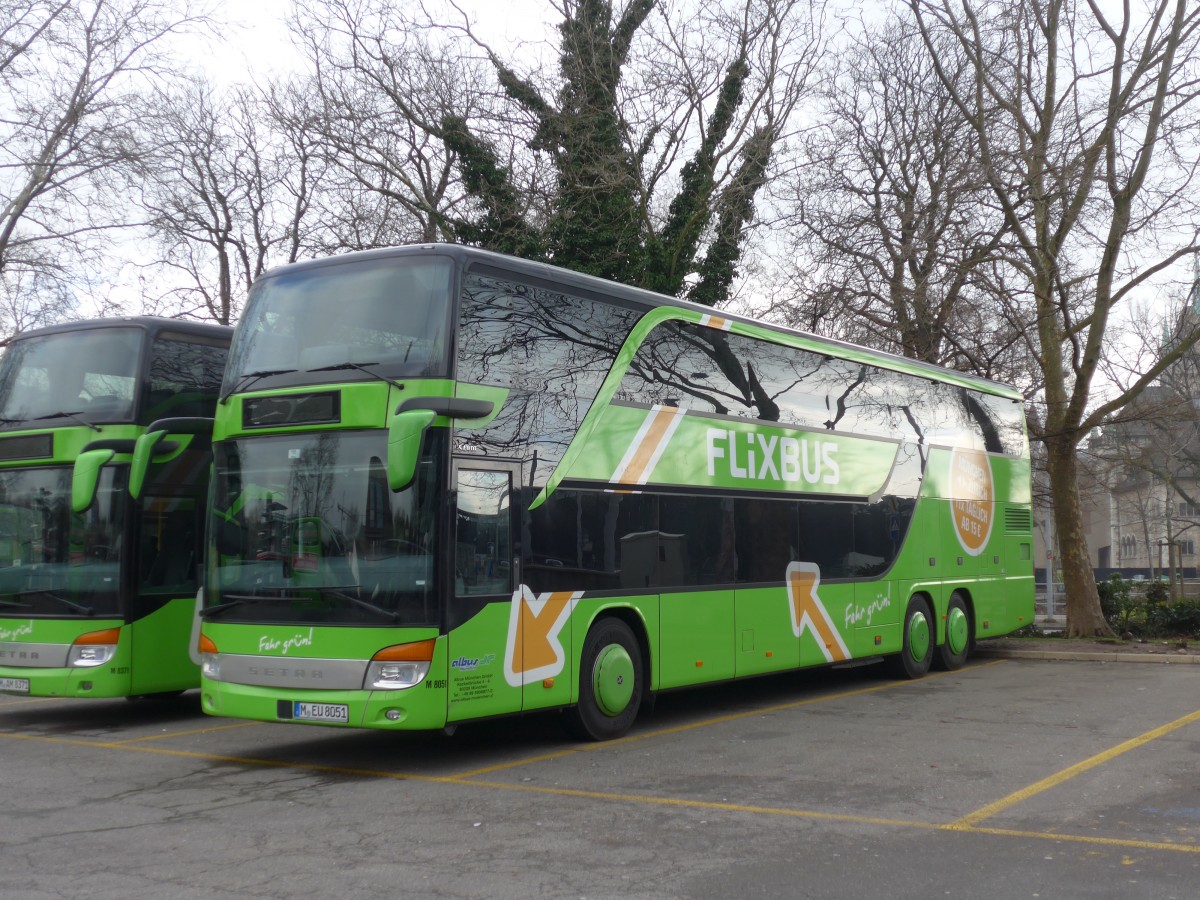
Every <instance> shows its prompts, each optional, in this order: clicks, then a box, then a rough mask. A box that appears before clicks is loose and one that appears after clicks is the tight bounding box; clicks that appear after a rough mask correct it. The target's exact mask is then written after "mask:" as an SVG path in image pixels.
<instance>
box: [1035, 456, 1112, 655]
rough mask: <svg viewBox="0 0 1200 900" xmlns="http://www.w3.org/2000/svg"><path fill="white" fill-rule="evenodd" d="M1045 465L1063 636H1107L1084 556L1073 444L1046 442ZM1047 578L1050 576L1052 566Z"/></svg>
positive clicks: (1083, 536)
mask: <svg viewBox="0 0 1200 900" xmlns="http://www.w3.org/2000/svg"><path fill="white" fill-rule="evenodd" d="M1046 467H1047V469H1048V470H1049V473H1050V496H1051V499H1052V501H1053V503H1054V527H1055V529H1056V531H1057V533H1058V547H1059V554H1060V555H1061V559H1060V560H1059V562H1060V563H1061V564H1062V573H1063V586H1064V588H1065V589H1066V592H1067V637H1096V636H1101V635H1102V636H1111V635H1112V633H1113V632H1112V629H1111V628H1109V626H1108V622H1106V621H1105V619H1104V614H1103V613H1102V612H1101V611H1100V596H1099V593H1098V591H1097V590H1096V574H1095V572H1093V571H1092V563H1091V560H1089V559H1088V555H1087V539H1086V535H1085V534H1084V528H1083V510H1082V507H1081V505H1080V502H1079V481H1078V475H1079V472H1078V465H1077V462H1076V458H1075V447H1074V445H1073V444H1072V443H1071V442H1070V441H1067V440H1055V441H1047V442H1046ZM1048 577H1050V578H1053V577H1054V572H1053V567H1051V571H1050V572H1049V573H1048Z"/></svg>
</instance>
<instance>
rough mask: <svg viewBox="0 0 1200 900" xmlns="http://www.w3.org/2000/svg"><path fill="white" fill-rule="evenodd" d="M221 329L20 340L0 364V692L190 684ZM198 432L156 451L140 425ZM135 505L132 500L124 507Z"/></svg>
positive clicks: (184, 327)
mask: <svg viewBox="0 0 1200 900" xmlns="http://www.w3.org/2000/svg"><path fill="white" fill-rule="evenodd" d="M232 335H233V329H232V328H225V327H221V326H216V325H203V324H199V323H189V322H183V321H176V320H172V319H157V318H149V317H136V318H120V319H104V320H97V321H85V322H72V323H69V324H65V325H58V326H53V327H50V328H42V329H39V330H37V331H30V332H26V333H25V334H22V335H19V336H18V337H16V338H14V339H13V340H12V341H10V342H9V343H8V345H7V347H6V348H5V349H4V353H3V357H2V358H0V692H5V693H10V694H22V695H28V696H35V697H141V696H148V695H156V694H169V693H175V692H179V691H183V690H186V689H188V688H194V687H197V686H198V685H199V682H200V674H199V666H198V658H197V657H196V653H195V649H194V648H195V643H196V638H197V637H198V635H197V634H196V633H194V632H196V631H198V628H196V627H195V623H196V622H197V619H196V607H197V575H198V573H199V571H200V562H201V560H202V556H203V548H204V542H203V534H204V523H205V498H206V496H207V488H208V480H209V473H210V471H211V460H212V454H211V450H210V438H209V435H208V434H207V430H208V429H210V428H211V424H212V416H213V411H214V409H215V406H216V400H217V395H218V392H219V389H220V385H221V377H222V374H223V372H224V368H225V360H226V358H227V356H228V352H229V343H230V339H231V338H232ZM159 419H169V420H171V421H174V422H177V423H187V422H191V423H198V425H197V427H194V428H193V429H192V431H193V432H194V433H192V434H183V435H180V436H178V438H177V439H176V440H172V441H170V442H166V441H161V440H160V441H159V442H157V443H156V444H155V445H154V447H153V448H152V449H153V450H154V451H155V452H153V453H151V454H150V455H149V456H146V457H145V459H144V464H143V465H142V466H141V467H140V477H139V478H138V479H136V480H134V481H133V483H131V478H130V473H131V467H132V465H133V463H134V460H135V457H136V456H137V453H136V450H137V447H138V440H139V439H142V438H144V437H145V436H146V434H147V432H148V431H150V432H151V433H158V434H160V435H161V434H162V432H154V429H153V428H149V429H148V427H147V426H150V425H151V424H152V423H153V422H154V421H155V420H159ZM138 490H140V491H141V497H140V500H138V501H137V502H135V500H134V498H133V495H134V494H135V493H137V492H138Z"/></svg>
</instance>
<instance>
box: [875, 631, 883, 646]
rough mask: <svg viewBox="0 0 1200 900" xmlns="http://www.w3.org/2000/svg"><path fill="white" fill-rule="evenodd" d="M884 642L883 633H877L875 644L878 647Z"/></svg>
mask: <svg viewBox="0 0 1200 900" xmlns="http://www.w3.org/2000/svg"><path fill="white" fill-rule="evenodd" d="M882 643H883V635H882V634H877V635H875V646H876V647H878V646H879V645H880V644H882Z"/></svg>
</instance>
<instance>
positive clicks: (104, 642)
mask: <svg viewBox="0 0 1200 900" xmlns="http://www.w3.org/2000/svg"><path fill="white" fill-rule="evenodd" d="M120 639H121V629H120V628H106V629H105V630H104V631H92V632H89V633H88V634H81V635H80V636H79V637H77V638H75V641H74V643H72V644H71V649H70V651H69V652H68V653H67V665H68V666H71V667H73V668H79V669H90V668H94V667H95V666H102V665H104V664H105V663H106V662H108V661H109V660H110V659H112V658H113V657H114V656H116V655H117V642H118V641H119V640H120Z"/></svg>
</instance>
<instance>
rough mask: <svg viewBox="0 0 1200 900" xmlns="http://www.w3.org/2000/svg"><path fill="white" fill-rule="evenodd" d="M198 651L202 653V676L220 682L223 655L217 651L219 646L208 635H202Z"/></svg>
mask: <svg viewBox="0 0 1200 900" xmlns="http://www.w3.org/2000/svg"><path fill="white" fill-rule="evenodd" d="M196 649H197V650H198V651H199V653H200V674H201V675H202V676H203V677H205V678H207V679H209V680H210V681H220V680H221V655H220V653H219V652H218V651H217V645H216V644H214V643H213V642H212V639H211V638H210V637H209V636H208V635H206V634H201V635H200V641H199V645H198V646H197V648H196Z"/></svg>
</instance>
